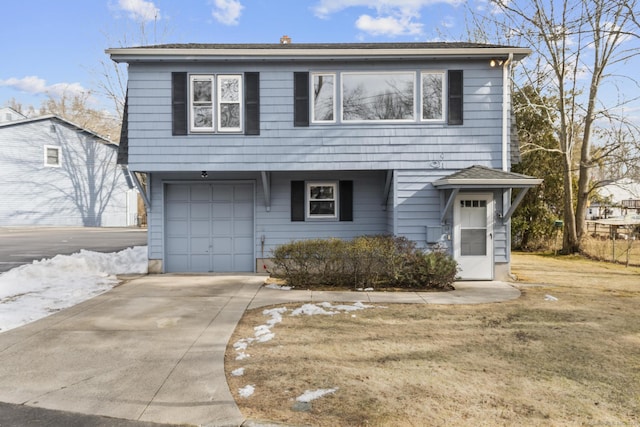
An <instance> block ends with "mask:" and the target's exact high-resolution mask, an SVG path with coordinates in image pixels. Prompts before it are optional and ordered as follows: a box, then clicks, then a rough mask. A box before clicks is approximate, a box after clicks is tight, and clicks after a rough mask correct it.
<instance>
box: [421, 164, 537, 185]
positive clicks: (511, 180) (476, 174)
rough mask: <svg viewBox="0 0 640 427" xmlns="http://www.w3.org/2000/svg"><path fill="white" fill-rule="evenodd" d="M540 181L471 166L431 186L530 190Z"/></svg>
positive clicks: (511, 173)
mask: <svg viewBox="0 0 640 427" xmlns="http://www.w3.org/2000/svg"><path fill="white" fill-rule="evenodd" d="M541 183H542V179H539V178H534V177H532V176H528V175H522V174H519V173H515V172H505V171H503V170H500V169H491V168H488V167H485V166H478V165H475V166H471V167H469V168H466V169H462V170H460V171H458V172H455V173H452V174H451V175H448V176H445V177H444V178H440V179H439V180H437V181H434V183H433V186H434V187H436V188H438V189H442V190H446V189H453V188H457V189H480V188H531V187H535V186H536V185H539V184H541Z"/></svg>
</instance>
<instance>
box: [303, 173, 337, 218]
mask: <svg viewBox="0 0 640 427" xmlns="http://www.w3.org/2000/svg"><path fill="white" fill-rule="evenodd" d="M306 196H307V218H309V219H313V218H338V206H337V205H338V197H337V196H338V183H337V182H308V183H307V194H306Z"/></svg>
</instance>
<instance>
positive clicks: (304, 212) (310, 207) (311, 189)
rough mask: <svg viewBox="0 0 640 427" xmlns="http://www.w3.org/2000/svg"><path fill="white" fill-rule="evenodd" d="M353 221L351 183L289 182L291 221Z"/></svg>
mask: <svg viewBox="0 0 640 427" xmlns="http://www.w3.org/2000/svg"><path fill="white" fill-rule="evenodd" d="M327 219H329V220H331V219H333V220H339V221H353V181H349V180H347V181H291V221H315V220H327Z"/></svg>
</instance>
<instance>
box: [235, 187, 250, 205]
mask: <svg viewBox="0 0 640 427" xmlns="http://www.w3.org/2000/svg"><path fill="white" fill-rule="evenodd" d="M234 196H235V197H234V199H235V201H236V202H240V201H245V202H250V203H251V204H253V187H251V186H249V185H243V186H237V187H236V189H235V194H234Z"/></svg>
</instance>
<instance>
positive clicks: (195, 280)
mask: <svg viewBox="0 0 640 427" xmlns="http://www.w3.org/2000/svg"><path fill="white" fill-rule="evenodd" d="M264 279H265V277H264V276H213V275H211V276H194V275H150V276H143V277H139V278H136V279H134V280H131V281H129V282H128V283H126V284H124V285H122V286H119V287H117V288H115V289H113V290H112V291H110V292H107V293H105V294H103V295H100V296H98V297H96V298H93V299H91V300H89V301H86V302H84V303H82V304H79V305H77V306H74V307H72V308H69V309H67V310H64V311H61V312H58V313H56V314H54V315H52V316H49V317H48V318H46V319H42V320H40V321H37V322H34V323H31V324H29V325H26V326H23V327H21V328H17V329H14V330H11V331H7V332H4V333H1V334H0V402H6V403H12V404H19V405H26V406H29V407H39V408H47V409H54V410H60V411H69V412H76V413H81V414H93V415H102V416H108V417H114V418H122V419H127V420H137V421H148V422H155V423H167V424H187V425H202V426H239V425H241V424H242V423H243V421H244V419H243V417H242V414H241V413H240V411H239V410H238V407H237V406H236V404H235V402H234V400H233V397H232V395H231V393H230V391H229V388H228V386H227V383H226V378H225V373H224V354H225V350H226V345H227V342H228V341H229V338H230V336H231V334H232V333H233V331H234V329H235V326H236V325H237V323H238V321H239V320H240V318H241V317H242V315H243V313H244V311H245V310H246V309H247V308H257V307H262V306H267V305H273V304H280V303H286V302H297V301H299V302H323V301H345V302H347V301H353V302H355V301H363V302H371V303H416V304H425V303H433V304H478V303H491V302H498V301H506V300H511V299H515V298H518V297H519V295H520V292H519V291H518V290H517V289H515V288H514V287H512V286H510V285H509V284H507V283H502V282H468V283H465V282H461V283H457V284H456V290H455V291H452V292H444V293H433V292H389V293H387V292H312V291H282V290H275V289H268V288H264V287H262V286H261V285H262V283H263V282H264ZM48 425H54V424H48Z"/></svg>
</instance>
